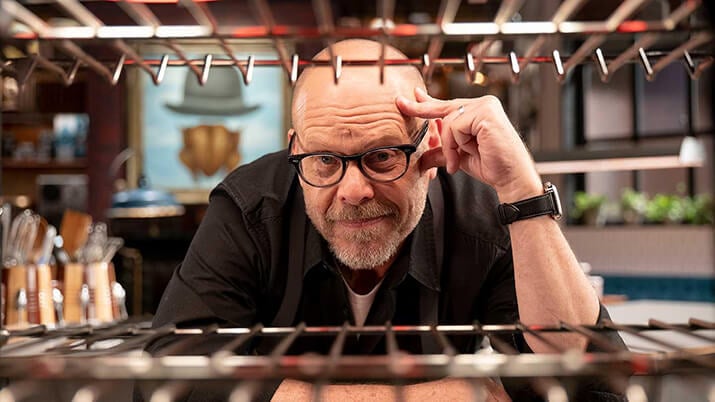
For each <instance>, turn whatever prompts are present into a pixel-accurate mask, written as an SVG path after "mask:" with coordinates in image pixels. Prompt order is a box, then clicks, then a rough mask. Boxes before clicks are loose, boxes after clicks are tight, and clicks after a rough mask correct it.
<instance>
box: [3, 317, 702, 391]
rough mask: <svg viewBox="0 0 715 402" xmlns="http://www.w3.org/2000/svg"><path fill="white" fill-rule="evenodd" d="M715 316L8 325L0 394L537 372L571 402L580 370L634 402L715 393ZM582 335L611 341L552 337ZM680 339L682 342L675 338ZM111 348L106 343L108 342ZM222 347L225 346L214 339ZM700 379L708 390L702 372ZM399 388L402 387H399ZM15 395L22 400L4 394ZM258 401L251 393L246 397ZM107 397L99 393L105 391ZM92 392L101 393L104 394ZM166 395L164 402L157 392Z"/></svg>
mask: <svg viewBox="0 0 715 402" xmlns="http://www.w3.org/2000/svg"><path fill="white" fill-rule="evenodd" d="M713 330H715V322H710V321H705V320H700V319H696V318H691V319H690V320H689V321H688V322H687V323H686V324H670V323H665V322H661V321H658V320H650V321H649V322H648V324H647V325H624V324H618V323H614V322H611V321H605V322H604V323H603V324H602V325H597V326H585V325H574V324H568V323H561V324H560V325H558V326H539V325H525V324H523V323H515V324H513V325H481V324H479V323H474V324H472V325H418V326H404V325H393V324H391V323H389V322H388V323H386V324H385V325H380V326H365V327H355V326H352V325H349V324H348V323H344V324H343V325H341V326H329V327H309V326H307V325H306V324H305V323H300V324H299V325H298V326H296V327H264V326H263V325H261V324H257V325H255V326H253V327H251V328H221V327H219V326H217V325H211V326H208V327H203V328H184V329H178V328H175V327H173V326H166V327H161V328H157V329H151V328H150V327H149V323H146V322H132V321H127V322H120V323H117V324H114V325H108V326H105V327H101V328H92V327H87V326H84V327H77V328H65V329H55V330H48V329H47V328H45V327H44V326H36V327H32V328H28V329H25V330H21V331H7V330H3V331H2V333H0V343H1V344H3V345H4V346H3V347H2V348H0V354H1V355H2V356H3V358H2V359H0V377H2V378H7V379H9V380H10V385H9V386H7V387H5V388H4V389H2V390H0V399H2V400H21V399H23V398H26V397H30V396H32V395H33V393H34V392H38V390H39V389H41V388H40V387H38V384H42V383H43V382H45V381H51V380H77V381H82V383H83V384H86V385H83V386H81V388H80V389H79V390H78V391H77V394H75V397H76V396H77V395H79V393H80V392H82V393H89V394H90V395H93V396H95V397H98V395H101V394H103V393H108V392H111V390H112V388H113V387H116V386H118V385H116V384H119V383H121V382H122V381H126V380H152V381H163V383H162V384H161V385H160V386H158V387H157V388H156V389H155V390H154V391H153V396H152V398H153V397H157V398H158V397H159V396H161V397H165V398H168V399H161V400H173V399H175V398H179V397H181V396H182V395H184V394H185V393H186V392H187V391H188V389H189V388H190V386H191V384H192V382H196V381H202V380H203V381H205V380H225V381H229V382H233V383H234V384H236V387H235V390H234V394H235V395H234V397H236V398H238V397H239V396H240V397H241V398H244V399H231V400H250V397H252V396H253V395H255V394H256V393H257V392H260V390H261V389H262V387H263V386H264V384H265V383H266V381H270V380H276V379H283V378H297V379H301V380H304V381H308V382H310V383H312V384H313V386H314V390H315V393H316V394H319V393H320V390H321V387H323V386H325V385H326V384H328V383H330V382H331V381H341V380H355V379H362V380H369V381H386V382H388V383H394V384H397V385H399V384H401V383H404V381H409V380H414V379H419V380H429V379H439V378H443V377H445V376H449V377H454V378H463V379H466V380H469V381H472V382H473V383H474V386H475V389H476V390H477V391H479V392H483V389H482V388H483V381H485V380H486V379H488V378H493V377H502V378H507V377H513V378H527V379H528V381H529V382H530V384H531V386H532V388H533V389H534V390H535V391H536V392H537V393H539V394H541V395H544V396H545V397H546V398H547V400H549V401H567V400H568V390H569V386H568V384H569V382H570V381H576V380H578V379H579V378H585V377H598V378H602V379H604V380H605V381H606V383H607V384H608V385H609V386H610V387H611V388H612V389H614V390H620V392H625V393H626V394H627V395H628V396H629V398H631V399H630V400H632V401H647V400H648V399H647V390H646V389H644V388H643V386H642V385H639V384H638V383H629V377H631V376H647V377H656V378H661V377H664V376H666V375H676V376H677V375H680V376H684V377H687V378H691V379H694V378H704V379H706V380H707V379H709V380H707V381H710V387H711V389H709V390H707V389H703V394H706V393H707V392H710V393H712V392H715V385H713V384H712V379H713V378H714V377H713V376H714V375H715V358H713V355H714V354H715V336H713V334H714V331H713ZM603 331H619V332H621V333H622V334H629V335H631V336H634V337H636V338H639V339H640V340H645V341H647V342H650V343H651V344H653V345H657V346H658V347H660V350H659V351H650V352H635V351H627V350H622V349H620V348H619V347H617V345H614V344H612V343H611V342H610V341H609V340H608V338H606V337H604V336H603V335H602V334H601V333H602V332H603ZM666 332H667V333H677V334H679V335H681V336H683V337H685V338H688V339H690V340H695V341H697V342H699V345H702V346H698V347H697V348H683V347H681V346H679V345H678V344H677V343H676V342H674V341H671V340H667V341H666V340H664V338H665V337H663V336H662V335H664V334H665V333H666ZM554 333H560V334H572V335H577V334H578V335H580V336H582V337H584V338H586V339H587V340H588V341H589V342H591V343H592V344H593V345H594V346H596V347H597V348H599V349H600V350H601V352H598V353H584V352H581V351H577V350H567V349H565V348H564V347H562V346H560V345H558V344H556V343H554V342H553V341H551V340H550V339H549V338H548V334H554ZM356 334H360V335H366V336H367V335H380V336H384V337H385V340H386V354H383V355H372V356H362V355H360V356H358V355H345V354H344V353H343V350H344V346H345V341H346V339H347V337H349V336H353V335H356ZM515 334H524V335H530V336H533V337H534V338H536V339H539V340H540V341H542V342H544V343H545V344H546V345H548V346H549V347H551V348H552V349H553V351H554V353H550V354H518V352H517V351H516V350H514V349H513V348H512V347H511V346H509V345H508V344H506V343H505V342H504V341H502V340H501V339H500V338H499V336H500V335H515ZM404 335H422V336H428V337H431V338H432V339H433V340H434V341H435V342H436V344H437V345H439V346H440V348H441V352H442V353H440V354H425V355H415V354H409V353H407V352H406V351H403V350H401V349H400V346H399V338H400V337H401V336H404ZM460 335H482V336H484V337H485V338H487V339H489V341H490V344H491V345H492V347H493V348H494V349H495V350H498V351H500V352H501V354H480V353H476V354H460V353H457V351H456V349H455V347H454V346H453V345H452V344H451V342H450V340H449V337H450V336H460ZM210 336H213V337H216V336H218V337H220V339H221V340H222V343H221V344H220V345H218V346H216V347H213V349H212V351H210V352H209V353H208V354H206V355H200V356H197V355H192V354H194V353H195V350H196V347H197V345H200V344H202V343H203V342H204V341H205V340H206V339H207V337H210ZM167 337H169V338H170V341H171V342H168V345H166V346H164V347H162V348H161V349H159V351H158V352H155V353H154V355H153V356H151V355H149V354H147V353H146V352H144V351H143V348H144V347H145V346H146V345H147V344H150V343H151V342H153V341H157V340H162V339H166V338H167ZM306 337H321V338H325V339H326V342H330V349H329V352H328V353H327V354H326V355H317V354H304V355H298V356H296V355H290V354H288V352H289V349H290V347H291V346H292V345H293V344H294V343H296V341H297V340H299V339H301V338H306ZM268 338H271V339H274V340H275V346H273V347H272V349H271V350H270V351H269V352H268V353H267V354H265V355H260V356H259V355H255V354H251V353H248V354H243V353H242V352H239V353H237V351H238V350H241V349H243V348H244V347H246V346H247V345H249V344H250V343H251V342H252V341H255V340H258V339H268ZM668 339H670V338H668ZM98 345H104V346H98ZM212 345H215V344H214V343H212ZM693 384H695V385H693V386H699V387H703V386H704V387H706V388H707V385H703V384H700V383H697V382H695V381H694V380H693ZM399 389H400V388H399V387H398V391H399ZM8 397H11V399H3V398H8ZM245 398H248V399H245ZM95 399H96V398H95ZM95 399H90V400H95ZM157 400H158V399H157Z"/></svg>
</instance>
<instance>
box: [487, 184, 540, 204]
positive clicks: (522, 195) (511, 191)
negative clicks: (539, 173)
mask: <svg viewBox="0 0 715 402" xmlns="http://www.w3.org/2000/svg"><path fill="white" fill-rule="evenodd" d="M496 191H497V196H498V197H499V202H500V203H510V204H511V203H514V202H517V201H521V200H525V199H527V198H531V197H535V196H537V195H542V194H544V185H543V183H541V181H539V179H538V178H537V179H534V180H528V181H525V182H511V183H509V184H508V185H506V186H504V187H502V188H497V189H496Z"/></svg>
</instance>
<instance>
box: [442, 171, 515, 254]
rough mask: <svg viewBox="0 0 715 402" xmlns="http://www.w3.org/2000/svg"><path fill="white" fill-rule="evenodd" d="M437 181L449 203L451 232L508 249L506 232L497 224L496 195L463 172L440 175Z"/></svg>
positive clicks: (486, 186) (497, 201)
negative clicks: (440, 184) (453, 227)
mask: <svg viewBox="0 0 715 402" xmlns="http://www.w3.org/2000/svg"><path fill="white" fill-rule="evenodd" d="M440 177H441V181H442V183H445V184H446V187H447V188H446V189H445V190H444V191H446V194H447V197H448V199H449V200H450V202H451V203H452V205H451V206H450V207H449V208H451V209H452V211H451V213H452V214H453V217H452V218H453V220H452V221H453V222H454V225H455V229H456V230H458V231H459V232H461V233H463V234H466V235H468V236H473V237H475V238H479V239H481V240H483V241H488V242H491V243H494V244H495V245H497V246H499V247H501V248H506V247H508V246H509V230H508V228H507V227H506V226H504V225H502V224H501V223H500V222H499V218H498V216H497V206H498V205H499V198H498V197H497V194H496V191H494V189H493V188H492V187H490V186H488V185H487V184H485V183H483V182H481V181H479V180H476V179H474V178H472V177H470V176H469V175H467V174H465V173H463V172H457V173H455V174H453V175H450V174H447V173H446V172H444V171H441V172H440Z"/></svg>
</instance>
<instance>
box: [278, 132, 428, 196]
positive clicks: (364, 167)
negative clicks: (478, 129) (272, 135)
mask: <svg viewBox="0 0 715 402" xmlns="http://www.w3.org/2000/svg"><path fill="white" fill-rule="evenodd" d="M428 128H429V120H428V121H425V123H424V125H422V128H420V130H419V131H418V132H417V135H416V136H415V139H414V141H413V142H412V144H403V145H392V146H385V147H379V148H373V149H369V150H367V151H365V152H363V153H359V154H354V155H338V154H335V153H332V152H310V153H306V154H298V155H290V156H288V162H290V163H291V164H292V165H293V166H294V167H295V169H296V170H297V171H298V174H299V175H300V177H301V178H302V179H303V181H305V182H306V183H308V184H310V185H311V186H314V187H330V186H332V185H335V184H337V183H338V182H340V180H342V179H343V176H345V171H346V169H347V166H348V162H350V161H353V160H354V161H356V162H357V164H358V168H359V169H360V171H361V172H362V173H363V174H364V175H365V176H366V177H368V178H369V179H371V180H374V181H377V182H380V183H387V182H391V181H395V180H397V179H399V178H400V177H402V176H404V174H405V173H406V172H407V168H408V167H409V166H410V155H412V154H413V153H415V151H417V146H418V145H419V144H420V143H421V142H422V139H423V138H424V137H425V134H427V129H428ZM296 135H297V134H293V136H292V137H291V139H290V144H289V145H288V149H292V148H293V140H294V139H295V136H296Z"/></svg>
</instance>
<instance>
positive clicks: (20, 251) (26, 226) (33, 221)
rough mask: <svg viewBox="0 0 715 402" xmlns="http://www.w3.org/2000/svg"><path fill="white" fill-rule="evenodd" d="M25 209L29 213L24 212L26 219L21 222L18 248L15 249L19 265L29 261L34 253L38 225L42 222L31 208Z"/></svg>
mask: <svg viewBox="0 0 715 402" xmlns="http://www.w3.org/2000/svg"><path fill="white" fill-rule="evenodd" d="M25 211H26V212H28V213H24V212H23V218H24V220H23V221H22V222H21V223H20V228H19V229H18V233H17V236H18V241H17V249H16V250H15V259H16V260H17V263H18V264H19V265H24V264H26V263H28V262H29V261H28V258H29V257H30V255H31V254H32V247H33V245H34V244H35V237H36V236H37V227H38V226H39V224H40V217H39V216H38V215H35V214H34V213H32V211H30V210H29V209H28V210H25Z"/></svg>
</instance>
